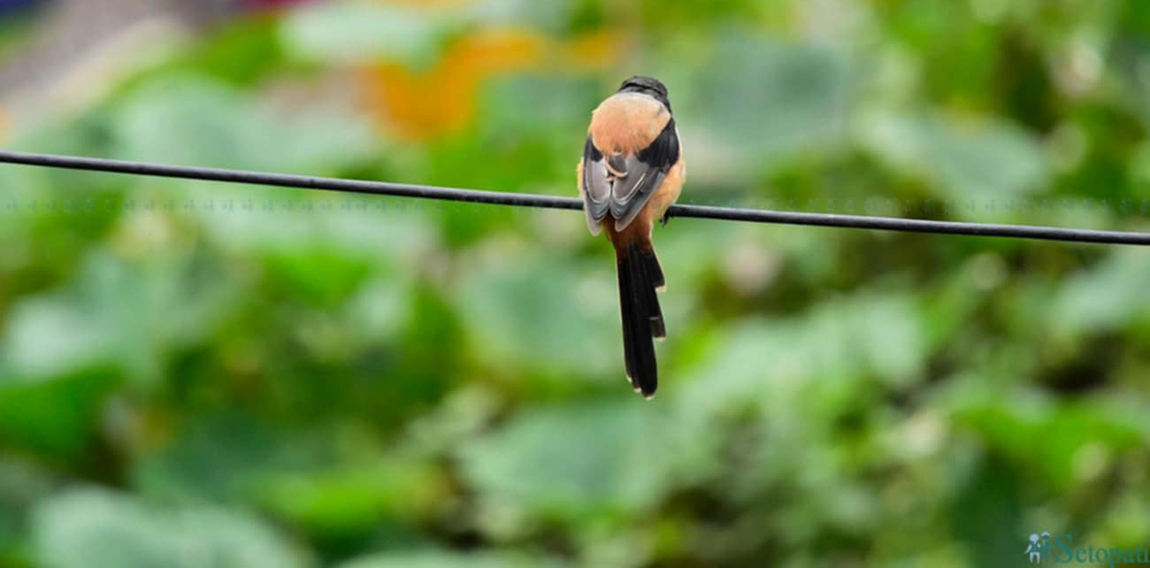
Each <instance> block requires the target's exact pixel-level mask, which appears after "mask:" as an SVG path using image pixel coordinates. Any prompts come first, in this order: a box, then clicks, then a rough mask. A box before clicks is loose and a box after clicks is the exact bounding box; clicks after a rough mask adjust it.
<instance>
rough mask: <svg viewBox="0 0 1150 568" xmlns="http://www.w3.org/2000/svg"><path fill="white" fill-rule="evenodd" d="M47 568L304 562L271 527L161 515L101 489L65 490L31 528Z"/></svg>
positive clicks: (212, 514) (187, 514) (242, 519)
mask: <svg viewBox="0 0 1150 568" xmlns="http://www.w3.org/2000/svg"><path fill="white" fill-rule="evenodd" d="M34 533H35V547H36V554H37V557H38V559H39V561H40V562H41V563H42V565H43V566H46V567H48V568H154V567H156V566H165V567H170V568H183V567H187V568H193V567H201V566H212V567H215V568H228V567H234V568H263V567H267V568H292V567H302V566H304V562H303V561H302V559H301V558H300V556H299V555H298V554H296V553H295V551H293V550H292V548H291V546H290V544H289V543H288V542H287V541H286V540H285V539H284V538H283V537H281V536H280V535H278V534H276V533H275V532H274V531H273V530H272V529H271V528H269V527H267V526H265V525H263V524H261V523H260V522H258V521H256V520H254V519H251V518H248V517H246V516H244V515H241V514H238V513H234V512H226V511H222V510H216V509H162V508H156V507H149V506H147V505H145V504H144V503H141V502H139V501H137V500H135V499H133V498H131V497H128V496H125V495H120V494H116V493H111V492H107V491H102V490H91V489H84V490H72V491H67V492H64V493H62V494H59V495H57V496H56V497H54V498H52V499H50V500H48V501H46V502H44V503H43V504H42V505H41V506H40V507H39V508H38V509H37V511H36V515H35V522H34Z"/></svg>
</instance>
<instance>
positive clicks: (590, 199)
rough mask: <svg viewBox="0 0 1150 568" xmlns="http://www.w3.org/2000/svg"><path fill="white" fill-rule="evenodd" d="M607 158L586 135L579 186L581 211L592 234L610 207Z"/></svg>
mask: <svg viewBox="0 0 1150 568" xmlns="http://www.w3.org/2000/svg"><path fill="white" fill-rule="evenodd" d="M609 173H610V172H609V171H608V169H607V160H606V159H605V158H604V157H603V154H602V153H601V152H600V151H599V149H598V148H596V147H595V144H593V143H592V142H591V137H590V136H588V137H587V144H586V145H585V146H584V147H583V178H582V179H580V180H579V187H580V188H581V190H582V191H581V193H582V196H583V211H584V212H585V213H586V214H587V227H588V228H589V229H591V234H592V235H598V234H599V231H600V230H601V228H602V226H601V223H602V222H603V219H604V218H605V217H606V216H607V212H608V211H609V210H610V208H611V180H610V178H609V176H608V174H609Z"/></svg>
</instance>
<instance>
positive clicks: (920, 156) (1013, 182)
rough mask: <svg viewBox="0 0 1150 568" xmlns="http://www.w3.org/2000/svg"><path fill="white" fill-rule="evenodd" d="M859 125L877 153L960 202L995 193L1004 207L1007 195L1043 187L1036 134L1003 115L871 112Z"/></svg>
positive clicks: (867, 143)
mask: <svg viewBox="0 0 1150 568" xmlns="http://www.w3.org/2000/svg"><path fill="white" fill-rule="evenodd" d="M861 128H862V131H861V138H862V141H863V144H864V145H865V146H866V147H868V148H869V149H870V150H871V151H872V152H874V153H875V154H876V155H877V156H878V157H879V158H881V159H883V160H885V161H886V162H888V163H889V164H890V165H891V166H893V167H895V168H897V169H899V170H902V171H904V172H906V173H908V174H910V175H914V176H922V177H925V178H926V179H927V180H928V181H931V182H934V183H937V184H938V189H939V192H940V193H941V195H942V196H943V197H945V198H948V199H952V200H955V202H956V203H958V204H960V205H961V204H963V203H965V202H966V201H968V200H971V199H979V198H981V199H983V200H986V199H992V198H994V199H998V200H999V203H998V207H996V209H995V210H998V211H1003V210H1006V209H1007V207H1006V205H1007V204H1006V200H1009V199H1010V198H1012V197H1020V196H1023V195H1026V194H1029V193H1033V192H1035V191H1037V190H1040V189H1043V184H1044V183H1045V182H1046V180H1047V177H1048V175H1049V166H1048V164H1047V161H1046V158H1045V155H1044V154H1043V153H1042V148H1041V147H1040V146H1039V143H1038V140H1037V139H1036V138H1035V136H1034V135H1032V134H1031V133H1029V132H1027V131H1025V130H1022V129H1021V128H1019V127H1017V126H1014V125H1012V124H1010V123H1008V122H1006V121H1004V120H1001V119H978V120H975V119H968V120H965V121H960V120H956V119H951V118H949V117H947V116H943V115H937V114H935V115H909V116H904V115H899V114H895V113H874V114H871V115H868V116H866V117H864V120H863V122H862V127H861ZM979 205H980V207H978V208H977V209H976V210H975V211H978V212H982V211H983V210H984V208H983V207H982V205H985V204H984V203H980V204H979ZM965 209H966V208H964V207H960V208H957V210H958V211H964V210H965Z"/></svg>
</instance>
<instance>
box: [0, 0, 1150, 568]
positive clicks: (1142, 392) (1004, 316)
mask: <svg viewBox="0 0 1150 568" xmlns="http://www.w3.org/2000/svg"><path fill="white" fill-rule="evenodd" d="M417 4H419V3H413V2H405V3H384V2H365V1H359V2H357V1H340V2H318V3H311V4H305V5H304V6H302V7H297V8H294V9H291V10H289V11H284V12H280V13H275V14H261V15H258V16H251V17H244V18H239V19H237V20H236V21H234V22H231V23H229V24H227V25H226V26H223V27H222V28H218V29H215V30H214V31H212V32H210V33H209V34H208V35H206V36H205V37H202V38H199V39H197V40H196V41H193V42H190V43H187V44H181V45H180V47H179V48H178V49H176V50H174V51H172V52H170V53H169V55H167V56H166V57H165V58H164V59H162V60H161V61H158V62H152V63H150V64H149V65H148V66H147V67H146V68H142V69H137V70H136V71H135V72H134V73H133V74H132V75H130V76H128V77H126V78H123V79H122V80H121V82H119V83H117V84H116V85H114V86H113V87H114V88H113V89H112V91H111V92H110V93H108V94H107V95H106V96H104V97H102V98H101V99H100V100H99V101H98V103H97V104H95V105H93V106H91V107H88V108H85V109H84V110H83V112H80V113H78V115H67V116H51V117H42V118H41V120H39V121H38V122H37V123H36V125H35V126H34V127H30V128H24V129H21V130H18V131H13V132H9V134H8V138H9V139H8V145H9V146H10V147H13V148H17V149H21V150H29V151H46V152H59V153H76V154H83V155H94V156H112V157H117V158H123V159H133V160H147V161H156V162H170V163H179V164H193V165H205V166H215V167H235V168H247V169H258V170H268V171H277V172H290V173H306V174H313V175H339V176H347V177H357V178H377V179H385V180H391V181H407V182H417V183H431V184H443V185H455V186H463V187H474V188H484V189H493V190H501V191H529V192H544V193H553V194H559V195H574V194H575V189H574V188H575V182H574V165H575V161H576V159H577V157H578V155H579V151H580V148H581V140H582V139H583V137H584V136H585V128H586V123H587V120H588V116H589V112H590V110H591V109H592V108H594V107H595V105H596V104H597V103H598V101H599V100H600V99H601V98H602V97H604V96H605V95H606V94H608V93H610V92H611V91H612V90H613V88H614V87H615V86H616V85H617V83H618V82H619V81H620V80H621V79H622V78H624V77H626V76H628V75H630V74H634V73H644V74H651V75H655V76H658V77H660V78H662V79H663V80H664V81H665V82H667V83H668V85H669V86H670V89H671V99H672V102H673V103H674V107H675V112H676V115H677V117H678V120H679V124H680V128H681V132H682V136H683V139H684V146H685V155H686V158H687V161H688V164H689V172H690V174H689V181H688V186H687V189H686V191H685V192H684V198H683V200H684V201H686V202H695V203H724V204H734V205H748V206H773V207H779V208H795V209H812V210H819V211H839V212H847V213H871V214H887V215H906V216H915V217H932V218H948V219H958V220H978V221H994V222H1011V223H1036V224H1056V225H1068V226H1078V227H1095V228H1122V229H1129V230H1139V229H1141V230H1146V229H1147V225H1148V224H1147V222H1146V213H1147V211H1148V209H1147V207H1146V205H1145V204H1146V203H1147V202H1146V201H1145V200H1147V199H1150V145H1148V144H1147V142H1146V140H1145V132H1146V129H1147V126H1148V125H1150V104H1148V103H1147V101H1150V4H1146V3H1145V2H1141V1H1139V0H1115V1H1112V2H1093V1H1086V0H1057V1H1050V0H1020V1H1014V2H1007V1H1004V0H969V1H966V0H963V1H953V0H914V1H910V0H881V1H880V0H873V1H864V0H818V1H810V0H788V1H783V2H766V1H761V2H760V1H754V0H723V1H721V2H709V3H700V2H686V1H681V0H676V1H671V2H666V1H664V2H654V1H646V0H642V1H639V0H636V1H630V2H608V1H604V0H558V1H554V2H546V3H543V2H532V1H529V0H474V1H471V2H454V3H447V5H446V6H444V5H442V3H439V4H435V3H433V5H432V6H431V7H427V6H419V5H417ZM6 33H15V31H13V32H6ZM106 86H107V85H105V87H106ZM429 109H430V110H429ZM0 243H3V246H0V567H4V568H29V567H32V566H45V567H54V568H81V567H82V568H104V567H118V568H119V567H125V568H135V567H141V568H143V567H154V566H179V567H185V566H186V567H198V566H215V567H224V566H235V567H241V566H242V567H245V568H250V567H262V566H268V567H294V566H301V567H302V566H319V565H323V566H338V567H341V568H384V567H413V568H419V567H424V566H426V567H437V568H438V567H444V568H455V567H458V568H482V567H488V566H492V567H494V566H499V567H504V566H512V567H514V566H589V567H604V566H609V567H615V566H620V567H627V566H634V567H638V566H666V567H680V566H682V567H693V566H788V567H802V566H864V565H865V566H870V565H875V566H911V565H926V566H984V565H994V566H1014V565H1021V564H1022V562H1023V561H1024V555H1023V550H1024V549H1025V544H1026V540H1025V539H1026V536H1027V535H1028V534H1030V533H1032V532H1041V531H1043V530H1047V531H1050V532H1052V533H1063V532H1071V533H1073V534H1074V535H1075V541H1076V542H1088V543H1092V544H1095V545H1098V546H1110V547H1113V546H1138V545H1142V544H1145V543H1146V542H1150V505H1148V503H1150V485H1148V484H1147V479H1146V472H1147V471H1148V467H1150V453H1148V451H1147V442H1148V441H1150V417H1148V415H1147V414H1146V413H1145V412H1143V410H1144V408H1145V406H1146V404H1147V403H1148V402H1150V390H1148V387H1147V385H1148V383H1147V379H1148V378H1150V300H1148V299H1147V298H1148V296H1147V290H1150V258H1148V257H1147V255H1146V253H1145V252H1143V251H1140V250H1134V249H1121V248H1117V247H1102V246H1071V245H1062V244H1056V243H1043V242H1024V241H1012V240H993V239H978V238H967V237H944V236H925V235H899V234H886V233H876V232H866V231H854V230H832V229H819V228H803V227H783V226H765V225H756V226H748V225H740V224H735V223H722V222H714V221H699V220H674V221H672V222H671V223H670V225H669V226H668V227H667V228H665V229H662V228H660V229H657V230H656V243H657V246H658V249H659V252H660V256H661V258H662V260H663V263H664V265H665V271H666V273H667V275H668V280H669V282H670V284H671V285H670V288H669V290H668V291H667V292H666V293H665V294H663V296H662V299H663V302H664V309H665V312H666V313H667V321H668V325H669V327H670V334H669V339H668V341H667V342H666V343H665V344H661V345H660V347H659V354H660V358H661V368H662V373H661V375H662V386H661V390H660V393H659V396H658V397H657V398H656V399H655V400H654V401H652V402H645V401H642V400H641V399H639V398H638V397H636V396H635V395H633V394H632V393H631V392H630V389H628V388H627V386H626V384H625V381H624V379H623V372H622V357H621V353H622V349H621V345H620V343H621V342H620V331H619V329H618V320H617V315H616V314H617V311H616V310H617V308H616V298H615V284H614V281H613V279H614V274H613V269H612V266H613V265H612V262H611V261H610V259H609V254H610V253H609V252H608V249H607V247H606V246H605V243H604V242H602V241H601V240H598V239H591V238H589V237H588V236H587V234H586V228H585V226H584V222H583V219H582V217H581V216H580V215H576V214H572V213H570V212H562V211H538V210H512V209H505V208H496V207H491V206H482V205H466V204H450V203H432V202H423V201H418V202H417V201H410V200H403V199H395V198H365V197H349V196H342V195H336V194H321V193H316V192H304V191H298V190H278V189H270V188H254V187H236V186H228V185H219V184H207V183H198V182H186V181H175V180H158V179H146V178H131V177H124V176H109V175H97V174H86V173H77V172H62V171H49V170H35V169H28V168H19V167H3V168H0Z"/></svg>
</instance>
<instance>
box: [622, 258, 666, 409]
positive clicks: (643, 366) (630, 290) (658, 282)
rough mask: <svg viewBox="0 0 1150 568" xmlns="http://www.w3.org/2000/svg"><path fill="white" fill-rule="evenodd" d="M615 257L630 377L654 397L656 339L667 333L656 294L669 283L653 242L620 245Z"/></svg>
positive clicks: (655, 386) (657, 379)
mask: <svg viewBox="0 0 1150 568" xmlns="http://www.w3.org/2000/svg"><path fill="white" fill-rule="evenodd" d="M644 245H645V246H644ZM615 258H616V265H617V269H618V272H619V307H620V308H621V312H622V314H623V356H624V359H625V360H626V364H627V378H628V379H629V380H630V381H631V386H632V387H634V388H635V390H636V391H637V392H639V393H642V395H643V396H645V397H647V398H650V397H652V396H654V394H655V389H656V388H658V386H659V371H658V366H657V364H656V362H655V341H654V340H655V338H663V337H666V336H667V329H666V327H665V326H664V324H663V312H662V310H660V309H659V298H658V297H657V295H656V290H658V289H660V288H662V287H663V286H664V284H665V282H664V279H663V269H662V268H661V267H660V266H659V259H658V258H656V257H655V251H654V249H652V248H651V245H650V243H643V244H639V243H630V244H626V245H623V246H622V247H617V248H616V249H615Z"/></svg>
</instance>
